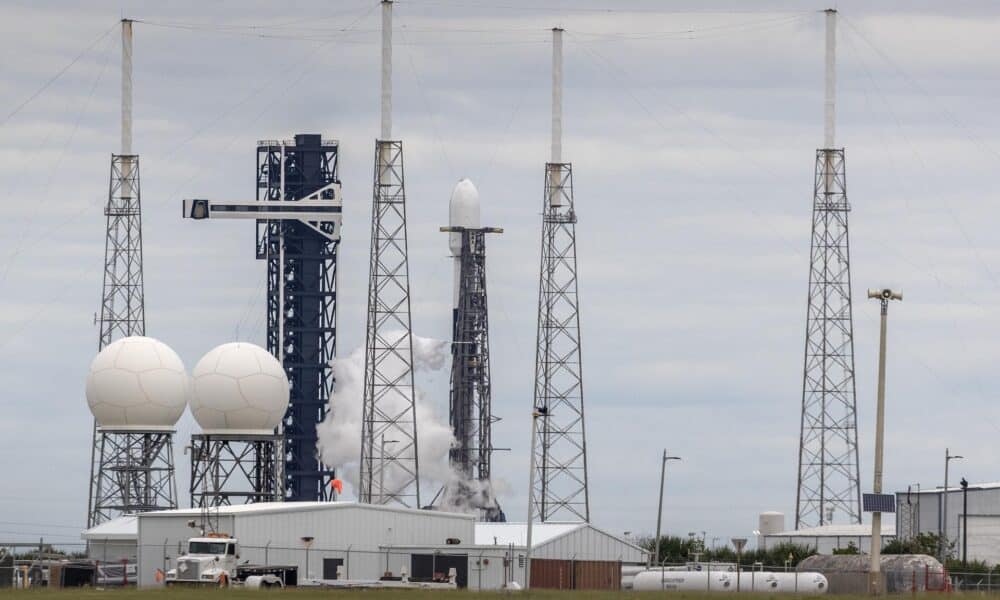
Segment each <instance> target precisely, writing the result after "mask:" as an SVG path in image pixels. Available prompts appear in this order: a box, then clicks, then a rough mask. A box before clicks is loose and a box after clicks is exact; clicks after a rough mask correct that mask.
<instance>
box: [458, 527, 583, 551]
mask: <svg viewBox="0 0 1000 600" xmlns="http://www.w3.org/2000/svg"><path fill="white" fill-rule="evenodd" d="M584 526H585V524H584V523H535V524H534V525H532V527H531V544H532V546H538V545H540V544H544V543H545V542H548V541H549V540H552V539H555V538H557V537H559V536H561V535H566V534H567V533H570V532H573V531H576V530H577V529H579V528H581V527H584ZM510 544H514V545H515V546H526V545H527V544H528V524H527V523H476V545H477V546H494V545H496V546H509V545H510Z"/></svg>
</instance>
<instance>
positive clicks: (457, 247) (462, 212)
mask: <svg viewBox="0 0 1000 600" xmlns="http://www.w3.org/2000/svg"><path fill="white" fill-rule="evenodd" d="M448 226H449V227H465V228H468V229H478V228H479V190H477V189H476V186H475V185H473V184H472V182H471V181H469V180H468V179H462V180H461V181H459V182H458V183H457V184H455V189H454V190H452V192H451V201H450V202H449V203H448ZM448 248H449V249H450V250H451V257H452V263H453V264H454V265H455V267H454V268H455V276H454V285H455V293H454V295H453V297H452V307H453V308H454V309H455V310H458V293H459V287H460V285H461V281H462V234H461V233H459V232H456V231H453V232H451V233H449V234H448Z"/></svg>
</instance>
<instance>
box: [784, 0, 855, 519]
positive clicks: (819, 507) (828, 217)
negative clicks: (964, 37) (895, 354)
mask: <svg viewBox="0 0 1000 600" xmlns="http://www.w3.org/2000/svg"><path fill="white" fill-rule="evenodd" d="M836 39H837V11H835V10H827V11H826V95H825V103H824V113H825V119H824V121H825V136H824V147H823V148H821V149H819V150H817V151H816V177H815V185H814V195H813V198H814V199H813V219H812V245H811V251H810V267H809V296H808V302H807V311H806V341H805V359H804V368H803V377H802V419H801V435H800V441H799V475H798V490H797V495H796V511H795V528H796V529H799V528H803V527H814V526H819V525H829V524H831V523H832V522H833V521H834V518H833V515H835V514H840V515H843V516H844V518H845V520H846V521H847V522H850V523H861V488H860V487H859V484H858V481H859V479H860V472H859V465H858V425H857V400H856V390H855V383H854V322H853V315H852V307H851V267H850V264H851V263H850V244H849V235H848V213H849V212H850V208H851V207H850V204H849V203H848V201H847V180H846V174H845V169H844V149H843V148H836V147H834V145H835V116H836Z"/></svg>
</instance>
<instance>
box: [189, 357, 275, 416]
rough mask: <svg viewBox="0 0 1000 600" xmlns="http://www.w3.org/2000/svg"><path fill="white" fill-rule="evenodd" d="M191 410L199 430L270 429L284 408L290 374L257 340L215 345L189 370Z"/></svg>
mask: <svg viewBox="0 0 1000 600" xmlns="http://www.w3.org/2000/svg"><path fill="white" fill-rule="evenodd" d="M192 381H193V384H194V385H193V387H194V393H193V394H192V395H191V414H193V415H194V418H195V420H196V421H198V424H199V425H201V428H202V430H203V431H206V432H211V431H225V432H233V431H245V432H256V433H265V432H266V433H270V432H271V431H272V430H273V429H274V428H275V427H277V426H278V424H279V423H281V419H282V418H284V416H285V411H286V410H287V408H288V377H287V376H286V375H285V371H284V369H282V368H281V364H280V363H279V362H278V359H276V358H274V356H272V355H271V353H270V352H268V351H267V350H264V349H263V348H261V347H260V346H257V345H255V344H247V343H244V342H234V343H230V344H223V345H221V346H217V347H216V348H213V349H212V350H210V351H209V353H208V354H206V355H205V356H203V357H202V359H201V360H199V361H198V364H197V365H195V367H194V371H193V372H192Z"/></svg>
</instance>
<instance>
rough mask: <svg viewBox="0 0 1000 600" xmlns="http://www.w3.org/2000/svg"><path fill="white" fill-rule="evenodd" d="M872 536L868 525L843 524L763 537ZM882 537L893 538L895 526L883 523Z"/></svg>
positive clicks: (783, 532)
mask: <svg viewBox="0 0 1000 600" xmlns="http://www.w3.org/2000/svg"><path fill="white" fill-rule="evenodd" d="M871 534H872V526H871V524H870V523H866V524H862V525H858V524H857V523H853V524H844V525H821V526H819V527H809V528H806V529H797V530H791V531H782V532H780V533H772V534H768V535H766V536H764V537H768V538H776V537H864V536H869V535H871ZM882 535H883V536H895V535H896V525H895V524H893V523H883V524H882Z"/></svg>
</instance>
